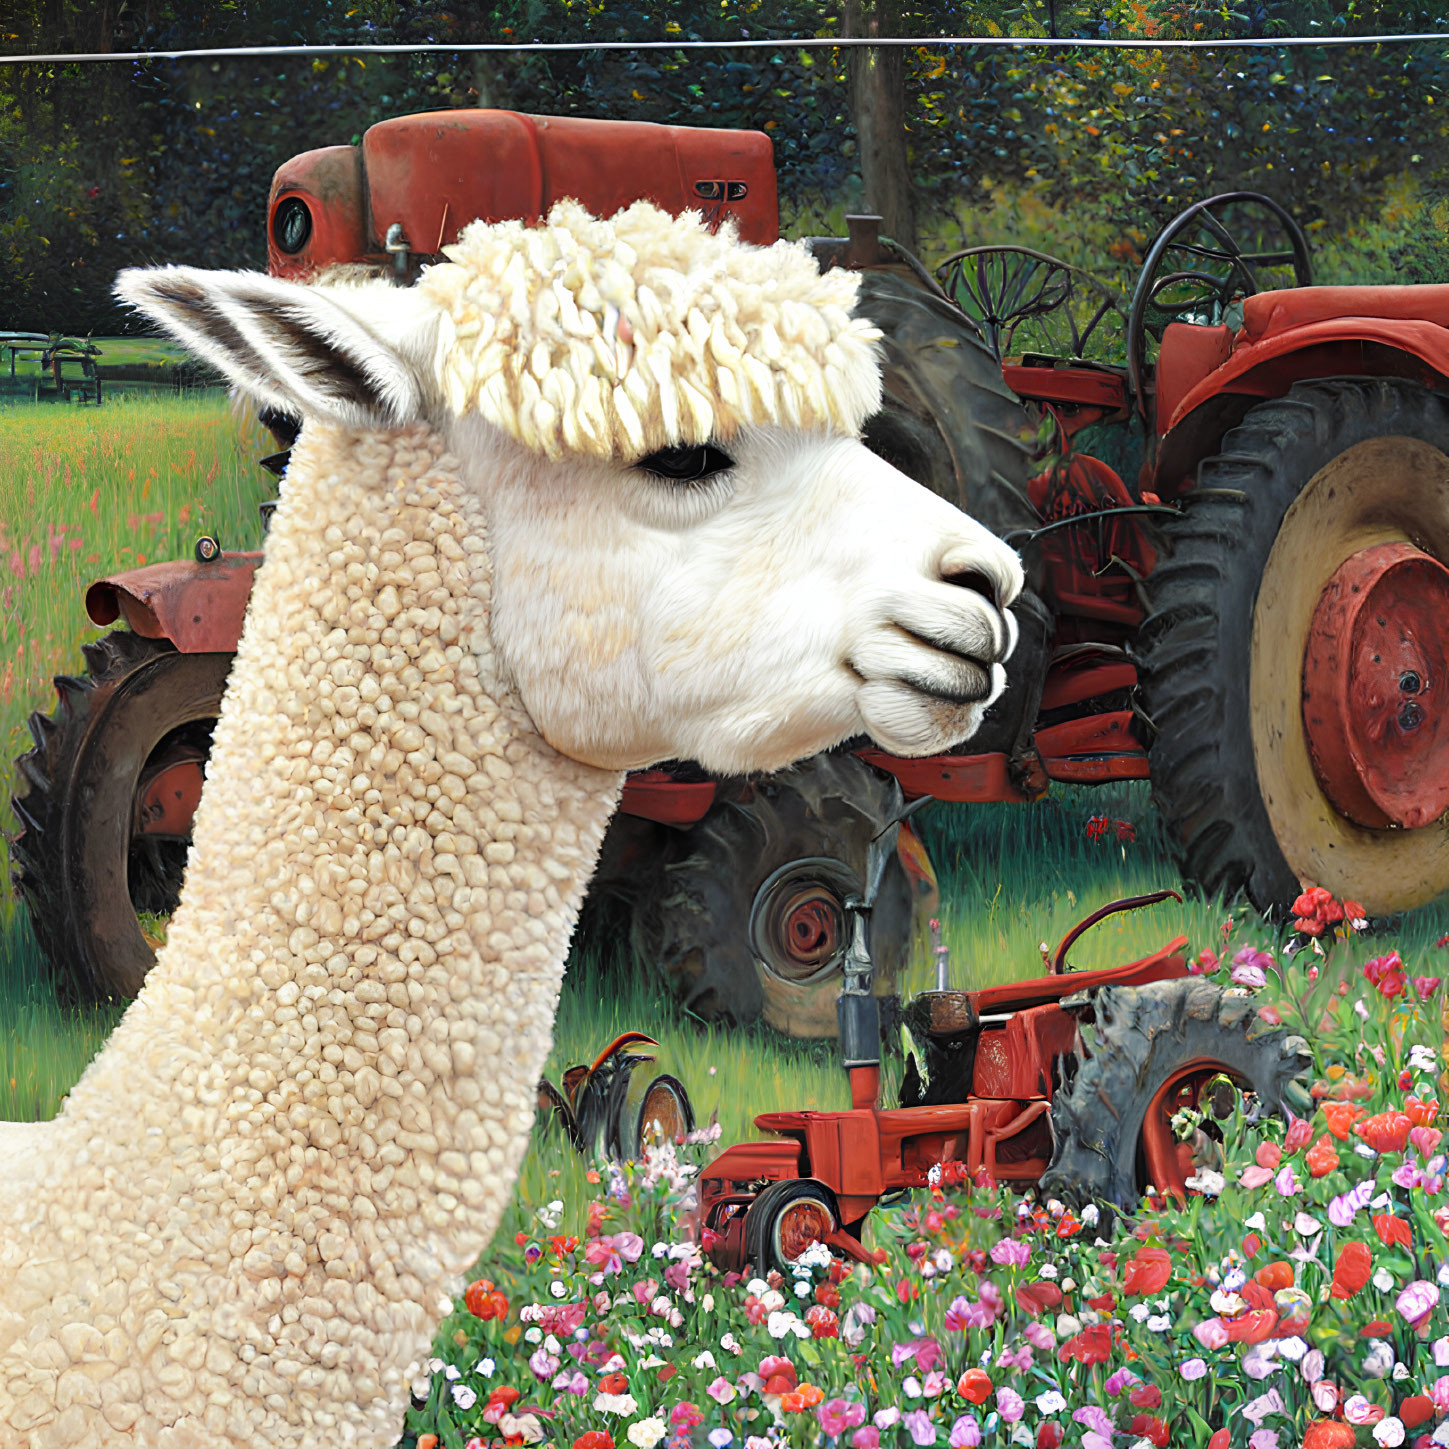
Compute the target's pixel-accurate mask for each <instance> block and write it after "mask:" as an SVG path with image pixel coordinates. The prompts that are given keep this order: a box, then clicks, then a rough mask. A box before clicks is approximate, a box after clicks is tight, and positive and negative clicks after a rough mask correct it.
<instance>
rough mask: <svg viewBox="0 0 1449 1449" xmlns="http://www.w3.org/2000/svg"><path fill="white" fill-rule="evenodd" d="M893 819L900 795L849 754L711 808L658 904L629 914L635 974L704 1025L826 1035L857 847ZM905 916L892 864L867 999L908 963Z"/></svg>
mask: <svg viewBox="0 0 1449 1449" xmlns="http://www.w3.org/2000/svg"><path fill="white" fill-rule="evenodd" d="M900 809H901V792H900V786H899V785H897V784H896V782H895V781H894V780H893V779H891V778H890V777H889V776H885V775H880V774H878V773H877V772H876V771H874V770H872V769H871V768H870V767H869V766H868V765H865V764H864V763H862V762H861V761H860V760H858V759H856V758H855V757H854V756H853V755H816V756H815V757H814V758H813V759H809V760H806V761H804V762H803V763H801V764H799V765H793V766H791V767H790V768H789V769H788V770H782V771H781V772H780V773H779V774H777V775H772V776H768V777H766V778H764V779H761V780H758V781H756V782H755V783H754V786H753V789H752V791H750V792H749V793H748V794H747V795H746V796H745V798H735V799H725V800H723V801H721V802H720V803H719V804H717V805H715V806H714V808H713V809H712V810H711V811H710V813H709V814H708V815H706V816H705V818H704V819H703V820H702V821H701V822H700V823H699V824H698V825H696V826H695V827H694V828H693V829H692V830H690V831H689V832H688V834H687V835H685V836H683V837H681V838H680V840H679V842H678V844H677V846H676V852H677V853H676V855H675V858H673V859H669V860H667V861H666V863H665V867H664V884H663V887H662V890H661V893H660V896H659V898H658V899H657V900H656V901H654V902H648V901H645V902H641V904H640V906H639V908H638V910H639V912H640V913H641V914H640V916H639V917H638V919H639V920H640V921H641V924H642V929H641V930H640V932H639V937H640V941H641V944H642V945H643V947H644V950H645V953H646V960H647V962H648V964H649V965H651V966H657V967H658V969H660V970H661V971H662V972H663V975H664V979H665V981H666V982H667V983H668V985H669V987H670V989H671V990H672V991H673V993H674V994H675V996H676V997H678V999H679V1000H680V1001H681V1002H682V1003H683V1004H684V1006H685V1008H686V1009H687V1010H688V1011H690V1012H692V1013H693V1014H694V1015H696V1016H700V1017H703V1018H705V1019H706V1020H710V1021H732V1022H751V1021H756V1020H763V1021H765V1022H767V1023H768V1024H769V1025H770V1026H773V1027H774V1028H775V1029H776V1030H778V1031H781V1032H785V1033H787V1034H788V1035H791V1036H801V1037H829V1036H834V1035H835V1033H836V1013H835V1002H836V997H837V996H838V995H839V992H840V984H841V971H842V962H843V959H844V954H845V948H846V946H847V944H848V941H847V930H848V919H849V918H848V917H847V916H846V913H845V899H846V897H847V896H849V895H850V894H851V893H852V892H860V891H862V890H863V889H864V884H865V865H866V851H867V849H868V847H869V845H870V842H871V840H872V838H873V837H874V836H876V835H877V834H879V832H880V831H881V830H882V829H884V828H885V826H886V825H887V824H888V823H889V822H890V821H891V820H892V819H893V818H895V816H896V815H897V814H898V813H899V812H900ZM913 905H914V900H913V891H912V886H911V882H910V880H909V879H908V877H907V874H906V871H905V869H904V867H903V866H902V864H901V861H900V856H899V853H897V854H896V855H895V856H893V857H892V858H891V860H890V861H889V862H888V863H887V866H886V872H885V877H884V879H883V881H882V883H881V888H880V894H879V896H878V898H877V900H876V905H875V909H874V911H873V912H872V916H871V923H870V937H869V947H870V952H871V959H872V961H873V962H874V964H875V972H876V983H877V991H878V992H889V991H890V990H891V989H892V988H893V986H894V983H895V980H896V977H897V975H898V974H899V972H900V971H901V969H902V967H903V966H904V965H905V964H906V963H907V960H908V958H909V954H910V948H911V941H912V935H913Z"/></svg>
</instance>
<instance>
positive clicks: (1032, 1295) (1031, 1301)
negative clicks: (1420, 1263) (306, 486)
mask: <svg viewBox="0 0 1449 1449" xmlns="http://www.w3.org/2000/svg"><path fill="white" fill-rule="evenodd" d="M1445 1236H1446V1237H1449V1231H1446V1233H1445ZM1061 1301H1062V1290H1061V1289H1060V1288H1058V1287H1057V1285H1056V1284H1055V1283H1022V1284H1019V1285H1018V1287H1017V1290H1016V1302H1017V1306H1018V1307H1019V1308H1020V1309H1021V1311H1022V1312H1023V1313H1029V1314H1030V1315H1031V1316H1032V1317H1033V1318H1035V1317H1036V1316H1037V1314H1039V1313H1045V1312H1046V1310H1047V1309H1048V1308H1055V1307H1056V1306H1057V1304H1059V1303H1060V1302H1061Z"/></svg>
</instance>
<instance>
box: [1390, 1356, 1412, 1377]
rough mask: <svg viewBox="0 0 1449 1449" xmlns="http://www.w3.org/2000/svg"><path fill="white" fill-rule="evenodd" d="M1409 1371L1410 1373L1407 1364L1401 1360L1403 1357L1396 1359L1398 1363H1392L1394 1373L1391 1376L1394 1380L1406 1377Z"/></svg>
mask: <svg viewBox="0 0 1449 1449" xmlns="http://www.w3.org/2000/svg"><path fill="white" fill-rule="evenodd" d="M1410 1373H1411V1370H1410V1368H1409V1366H1408V1364H1406V1363H1405V1362H1404V1361H1403V1359H1400V1360H1399V1361H1398V1363H1396V1364H1395V1365H1394V1374H1393V1377H1394V1379H1395V1381H1396V1382H1397V1381H1398V1380H1401V1379H1406V1378H1408V1377H1409V1376H1410Z"/></svg>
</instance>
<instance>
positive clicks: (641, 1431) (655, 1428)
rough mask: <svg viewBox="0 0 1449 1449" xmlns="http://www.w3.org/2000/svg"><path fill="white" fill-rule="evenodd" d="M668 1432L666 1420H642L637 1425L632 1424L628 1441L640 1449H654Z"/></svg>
mask: <svg viewBox="0 0 1449 1449" xmlns="http://www.w3.org/2000/svg"><path fill="white" fill-rule="evenodd" d="M668 1432H669V1431H668V1429H667V1428H666V1427H665V1424H664V1420H663V1419H661V1418H658V1417H657V1416H656V1417H654V1418H649V1419H640V1420H639V1422H638V1423H637V1424H630V1425H629V1433H628V1439H629V1442H630V1443H631V1444H637V1445H638V1446H639V1449H654V1446H655V1445H656V1444H657V1443H658V1442H659V1441H660V1440H661V1439H662V1438H663V1437H664V1436H665V1434H667V1433H668Z"/></svg>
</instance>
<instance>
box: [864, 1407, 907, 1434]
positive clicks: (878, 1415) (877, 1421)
mask: <svg viewBox="0 0 1449 1449" xmlns="http://www.w3.org/2000/svg"><path fill="white" fill-rule="evenodd" d="M900 1422H901V1411H900V1410H899V1409H898V1408H896V1406H895V1405H894V1404H892V1405H891V1406H890V1407H889V1408H886V1409H877V1410H876V1411H875V1415H874V1417H873V1418H872V1419H871V1423H872V1424H874V1425H875V1426H876V1428H877V1429H889V1428H890V1427H891V1425H892V1424H899V1423H900Z"/></svg>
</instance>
